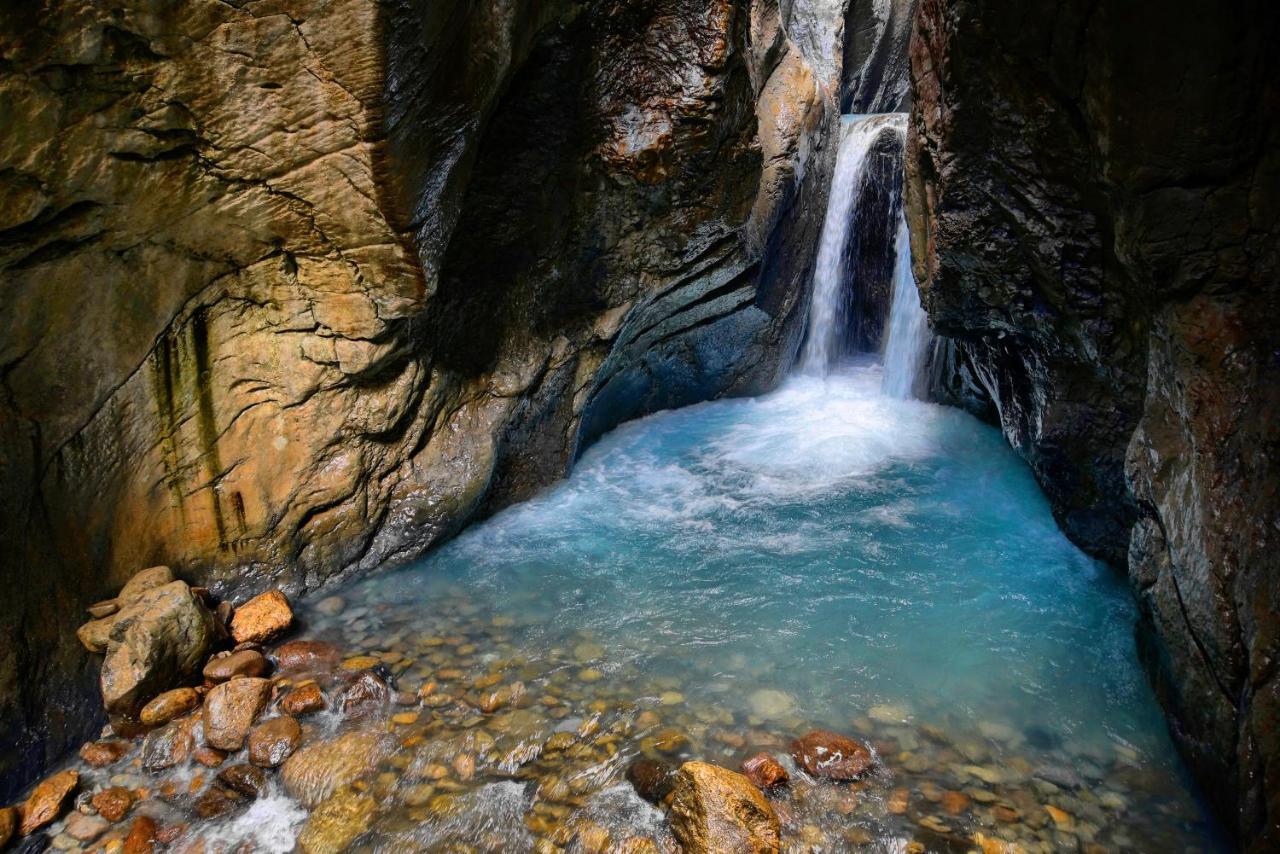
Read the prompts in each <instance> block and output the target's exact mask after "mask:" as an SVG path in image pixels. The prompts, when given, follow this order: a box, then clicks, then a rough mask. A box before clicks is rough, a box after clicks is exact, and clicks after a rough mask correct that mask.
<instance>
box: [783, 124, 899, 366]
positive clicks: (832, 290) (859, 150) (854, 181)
mask: <svg viewBox="0 0 1280 854" xmlns="http://www.w3.org/2000/svg"><path fill="white" fill-rule="evenodd" d="M886 131H887V132H890V133H896V134H897V135H898V137H899V138H901V139H904V140H905V138H906V137H905V134H906V117H905V114H903V113H882V114H878V115H870V116H857V117H852V118H846V119H845V122H844V125H843V132H844V136H843V138H842V139H841V141H840V151H839V153H838V154H837V156H836V167H835V176H834V178H833V180H832V183H831V196H830V199H829V200H828V201H827V213H826V219H825V220H824V221H823V224H822V236H821V237H820V238H819V241H818V259H817V265H816V268H815V270H814V274H813V301H812V303H811V304H810V307H809V334H808V338H807V339H806V340H805V345H804V352H803V354H802V355H801V358H800V369H801V370H802V371H803V372H804V373H810V374H814V373H816V374H825V373H827V371H829V370H830V369H831V368H832V367H834V365H835V364H836V362H838V361H839V359H840V357H841V355H842V353H841V352H840V350H841V346H840V345H841V341H842V339H843V331H844V329H845V327H846V325H847V323H848V306H849V294H850V288H849V286H848V282H847V281H846V278H847V277H846V276H845V270H844V266H845V265H844V257H845V248H846V247H847V246H848V243H849V235H850V231H851V230H852V228H853V221H854V211H856V210H857V207H858V196H859V195H860V194H861V192H862V188H863V178H864V176H865V173H866V169H867V162H868V157H867V155H868V154H870V152H871V149H872V147H873V146H874V145H875V142H876V140H877V138H879V136H880V134H881V133H884V132H886Z"/></svg>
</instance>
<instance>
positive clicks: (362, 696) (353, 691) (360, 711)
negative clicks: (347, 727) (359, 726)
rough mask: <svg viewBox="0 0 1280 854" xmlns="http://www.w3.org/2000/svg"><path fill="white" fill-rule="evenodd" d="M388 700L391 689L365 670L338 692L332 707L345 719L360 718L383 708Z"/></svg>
mask: <svg viewBox="0 0 1280 854" xmlns="http://www.w3.org/2000/svg"><path fill="white" fill-rule="evenodd" d="M390 699H391V689H390V688H388V687H387V683H386V682H383V681H382V680H381V679H379V678H378V677H377V676H376V675H375V674H374V673H373V672H372V671H369V670H365V671H363V672H361V673H359V674H358V675H356V676H355V677H354V678H353V679H352V680H351V681H350V682H349V683H348V684H347V685H346V686H345V687H343V688H342V689H341V690H339V691H338V696H337V699H336V700H335V701H334V705H336V706H337V707H338V709H339V710H340V711H341V712H342V714H343V715H345V716H346V717H349V718H360V717H364V716H365V715H367V714H370V713H371V712H375V711H377V710H379V709H382V708H384V707H385V706H386V705H387V703H388V701H390Z"/></svg>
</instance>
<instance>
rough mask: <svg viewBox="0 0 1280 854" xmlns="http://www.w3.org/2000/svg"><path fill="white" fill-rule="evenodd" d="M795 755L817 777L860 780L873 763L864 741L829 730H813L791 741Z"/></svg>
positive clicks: (799, 762)
mask: <svg viewBox="0 0 1280 854" xmlns="http://www.w3.org/2000/svg"><path fill="white" fill-rule="evenodd" d="M791 758H792V759H794V760H795V762H796V764H797V765H799V766H800V767H801V768H803V769H804V770H805V771H807V772H808V773H809V774H811V775H813V776H814V777H819V778H824V779H828V780H856V779H858V778H859V777H861V776H862V775H863V774H865V773H866V772H867V771H868V770H869V769H870V768H871V765H872V761H873V760H872V756H871V750H870V749H869V748H868V747H867V746H866V745H865V744H863V743H861V742H859V741H855V740H854V739H851V738H848V737H847V736H843V735H840V734H838V733H834V732H830V731H828V730H813V731H812V732H809V733H806V734H805V735H803V736H801V737H800V738H797V739H796V740H795V741H793V742H791Z"/></svg>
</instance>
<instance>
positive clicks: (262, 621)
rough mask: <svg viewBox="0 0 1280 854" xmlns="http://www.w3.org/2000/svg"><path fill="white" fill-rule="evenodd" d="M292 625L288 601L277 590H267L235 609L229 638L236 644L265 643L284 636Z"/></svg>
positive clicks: (291, 611) (291, 613) (291, 612)
mask: <svg viewBox="0 0 1280 854" xmlns="http://www.w3.org/2000/svg"><path fill="white" fill-rule="evenodd" d="M291 625H293V610H292V609H291V608H290V607H289V600H288V599H287V598H285V595H284V594H283V593H281V592H280V591H279V590H268V591H267V592H266V593H263V594H261V595H259V596H255V597H253V598H252V599H250V600H249V601H248V602H245V603H244V604H243V605H240V606H238V607H237V608H236V611H235V614H234V615H233V616H232V617H231V636H232V637H233V638H235V641H236V643H245V642H247V641H251V642H253V643H266V642H267V641H269V640H274V639H275V638H277V637H279V636H280V635H282V634H284V633H285V632H286V631H287V630H288V629H289V627H290V626H291Z"/></svg>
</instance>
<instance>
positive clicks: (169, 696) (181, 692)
mask: <svg viewBox="0 0 1280 854" xmlns="http://www.w3.org/2000/svg"><path fill="white" fill-rule="evenodd" d="M199 705H200V694H199V693H197V692H196V690H195V689H194V688H175V689H173V690H172V691H165V692H164V693H163V694H161V695H160V696H159V697H156V698H155V699H154V700H152V701H151V702H150V703H147V704H146V705H145V706H143V707H142V711H141V712H140V713H139V714H138V719H139V720H141V721H142V722H143V723H144V724H146V725H147V726H159V725H160V724H166V723H168V722H169V721H171V720H173V719H174V718H178V717H181V716H183V715H185V714H186V713H187V712H189V711H191V710H192V709H194V708H195V707H196V706H199Z"/></svg>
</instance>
